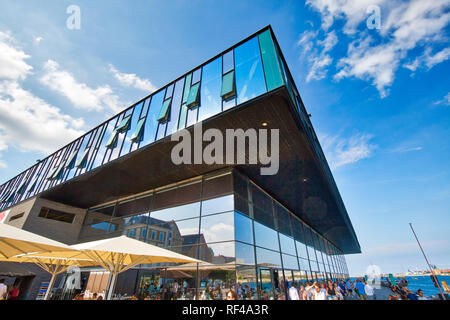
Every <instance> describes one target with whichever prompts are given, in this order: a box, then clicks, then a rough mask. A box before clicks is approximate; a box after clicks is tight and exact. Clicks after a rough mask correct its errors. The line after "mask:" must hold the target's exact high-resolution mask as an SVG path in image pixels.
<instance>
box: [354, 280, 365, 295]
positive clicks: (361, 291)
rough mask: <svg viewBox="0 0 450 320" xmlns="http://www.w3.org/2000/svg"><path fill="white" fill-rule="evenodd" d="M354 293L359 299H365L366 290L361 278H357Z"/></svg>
mask: <svg viewBox="0 0 450 320" xmlns="http://www.w3.org/2000/svg"><path fill="white" fill-rule="evenodd" d="M355 289H356V290H357V291H356V294H357V295H358V296H359V298H360V299H361V300H366V291H365V290H364V282H363V280H360V279H357V280H356V284H355Z"/></svg>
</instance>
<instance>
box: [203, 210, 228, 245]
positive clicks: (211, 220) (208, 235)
mask: <svg viewBox="0 0 450 320" xmlns="http://www.w3.org/2000/svg"><path fill="white" fill-rule="evenodd" d="M200 227H201V228H200V234H202V235H203V236H204V237H205V241H206V242H219V241H230V240H234V212H228V213H222V214H215V215H212V216H207V217H202V221H201V224H200Z"/></svg>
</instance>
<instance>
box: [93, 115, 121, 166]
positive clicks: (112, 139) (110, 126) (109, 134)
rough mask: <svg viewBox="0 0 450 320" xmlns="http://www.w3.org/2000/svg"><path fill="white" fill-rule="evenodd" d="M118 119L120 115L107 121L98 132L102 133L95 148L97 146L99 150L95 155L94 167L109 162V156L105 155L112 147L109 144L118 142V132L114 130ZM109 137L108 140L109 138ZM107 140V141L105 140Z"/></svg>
mask: <svg viewBox="0 0 450 320" xmlns="http://www.w3.org/2000/svg"><path fill="white" fill-rule="evenodd" d="M117 121H118V117H115V118H114V119H112V120H110V121H109V122H108V123H106V124H105V125H104V126H103V128H102V130H101V131H99V132H98V133H99V134H100V138H99V139H98V140H97V143H96V146H95V148H97V152H96V155H95V160H94V163H93V164H92V166H91V167H92V169H94V168H97V167H99V166H101V165H102V164H103V163H106V162H108V159H107V158H108V156H106V157H105V155H106V154H107V151H108V149H109V148H110V147H109V145H110V144H111V143H113V144H117V132H116V131H115V130H114V127H115V125H116V123H117ZM107 139H108V140H107ZM103 141H105V142H103ZM104 158H106V159H105V160H103V159H104Z"/></svg>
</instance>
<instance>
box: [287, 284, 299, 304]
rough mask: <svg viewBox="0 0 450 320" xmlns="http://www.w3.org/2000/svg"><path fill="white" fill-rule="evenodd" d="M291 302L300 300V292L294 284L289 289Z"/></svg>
mask: <svg viewBox="0 0 450 320" xmlns="http://www.w3.org/2000/svg"><path fill="white" fill-rule="evenodd" d="M289 300H300V296H299V295H298V290H297V288H296V287H295V284H294V283H293V282H292V283H291V287H290V288H289Z"/></svg>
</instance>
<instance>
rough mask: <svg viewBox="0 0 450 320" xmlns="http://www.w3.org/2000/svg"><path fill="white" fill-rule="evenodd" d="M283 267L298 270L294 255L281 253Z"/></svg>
mask: <svg viewBox="0 0 450 320" xmlns="http://www.w3.org/2000/svg"><path fill="white" fill-rule="evenodd" d="M282 257H283V268H284V269H291V270H299V268H298V261H297V258H296V257H293V256H290V255H287V254H283V255H282Z"/></svg>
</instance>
